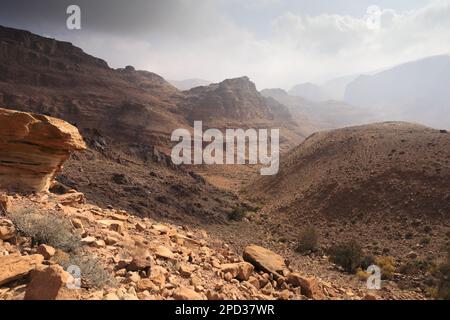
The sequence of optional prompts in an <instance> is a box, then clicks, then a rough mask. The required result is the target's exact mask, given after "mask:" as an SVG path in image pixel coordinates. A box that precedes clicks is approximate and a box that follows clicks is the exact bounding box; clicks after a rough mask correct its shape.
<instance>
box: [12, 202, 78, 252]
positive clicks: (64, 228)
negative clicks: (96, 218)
mask: <svg viewBox="0 0 450 320" xmlns="http://www.w3.org/2000/svg"><path fill="white" fill-rule="evenodd" d="M8 217H9V218H10V219H11V221H12V222H13V223H14V225H15V226H16V229H17V230H18V231H19V233H20V234H22V235H24V236H26V237H30V238H31V239H32V241H33V244H37V245H39V244H48V245H50V246H52V247H54V248H57V249H61V250H63V251H66V252H74V251H77V250H78V249H79V248H81V241H80V237H79V236H77V235H75V234H73V233H72V231H71V230H72V226H71V223H70V221H69V220H68V219H66V218H63V217H58V216H55V215H50V214H40V213H37V212H36V211H34V210H17V211H13V212H11V213H10V214H9V215H8Z"/></svg>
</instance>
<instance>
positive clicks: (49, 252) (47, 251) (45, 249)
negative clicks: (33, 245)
mask: <svg viewBox="0 0 450 320" xmlns="http://www.w3.org/2000/svg"><path fill="white" fill-rule="evenodd" d="M37 253H39V254H41V255H43V256H44V259H45V260H50V259H51V258H52V257H53V256H54V255H55V253H56V250H55V248H53V247H51V246H48V245H46V244H41V245H40V246H39V247H38V248H37Z"/></svg>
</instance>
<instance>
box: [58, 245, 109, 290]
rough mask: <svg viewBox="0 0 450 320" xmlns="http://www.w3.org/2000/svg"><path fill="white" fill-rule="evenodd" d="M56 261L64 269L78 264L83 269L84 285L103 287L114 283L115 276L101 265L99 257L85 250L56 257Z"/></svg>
mask: <svg viewBox="0 0 450 320" xmlns="http://www.w3.org/2000/svg"><path fill="white" fill-rule="evenodd" d="M55 260H56V262H57V263H58V264H60V265H61V266H62V267H64V269H67V268H69V267H70V266H77V267H79V268H80V271H81V279H82V285H83V286H84V287H87V288H102V287H104V286H106V285H114V284H115V282H114V278H113V277H112V276H111V275H110V274H109V273H108V272H107V271H106V270H105V269H103V268H102V267H101V265H102V264H101V262H100V261H99V259H98V258H96V257H94V256H93V255H91V254H88V253H85V252H79V253H75V254H71V255H66V256H58V257H56V259H55Z"/></svg>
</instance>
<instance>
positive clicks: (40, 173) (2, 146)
mask: <svg viewBox="0 0 450 320" xmlns="http://www.w3.org/2000/svg"><path fill="white" fill-rule="evenodd" d="M85 148H86V146H85V144H84V141H83V138H82V137H81V135H80V133H79V132H78V129H77V128H76V127H74V126H72V125H70V124H69V123H67V122H65V121H63V120H59V119H56V118H51V117H47V116H43V115H37V114H31V113H25V112H18V111H11V110H6V109H1V108H0V189H6V190H9V191H16V192H25V193H26V192H33V191H36V192H42V191H47V190H48V188H49V186H50V183H51V181H52V180H53V178H54V177H55V175H56V174H57V173H58V172H59V171H60V170H61V168H62V165H63V163H64V162H65V161H66V160H67V159H68V158H69V155H70V153H71V151H74V150H83V149H85Z"/></svg>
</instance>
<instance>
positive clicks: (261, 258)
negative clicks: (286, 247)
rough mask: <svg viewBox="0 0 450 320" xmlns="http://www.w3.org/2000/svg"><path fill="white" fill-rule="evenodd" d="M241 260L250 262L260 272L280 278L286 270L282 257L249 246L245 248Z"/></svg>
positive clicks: (266, 250) (257, 247)
mask: <svg viewBox="0 0 450 320" xmlns="http://www.w3.org/2000/svg"><path fill="white" fill-rule="evenodd" d="M243 258H244V260H245V261H247V262H250V263H251V264H252V265H254V266H255V267H256V269H258V270H262V271H265V272H268V273H271V274H273V275H274V277H275V278H278V277H280V276H281V275H282V274H283V271H284V270H285V269H286V264H285V262H284V259H283V257H282V256H280V255H278V254H276V253H275V252H273V251H270V250H268V249H266V248H263V247H259V246H255V245H251V246H248V247H247V248H245V250H244V254H243Z"/></svg>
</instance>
